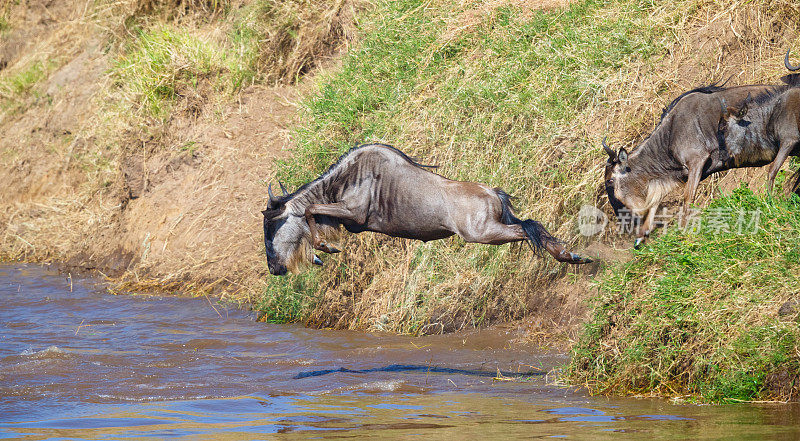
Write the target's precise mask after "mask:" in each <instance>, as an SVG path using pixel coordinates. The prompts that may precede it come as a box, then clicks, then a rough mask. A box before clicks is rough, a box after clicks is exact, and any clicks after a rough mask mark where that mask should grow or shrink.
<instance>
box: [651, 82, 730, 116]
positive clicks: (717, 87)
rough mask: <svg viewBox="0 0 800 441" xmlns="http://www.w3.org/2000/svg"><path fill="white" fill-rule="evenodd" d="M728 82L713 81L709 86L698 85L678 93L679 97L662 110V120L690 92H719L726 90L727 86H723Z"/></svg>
mask: <svg viewBox="0 0 800 441" xmlns="http://www.w3.org/2000/svg"><path fill="white" fill-rule="evenodd" d="M726 83H727V81H725V82H724V83H722V84H721V85H720V84H719V82H715V83H711V84H709V85H708V86H702V87H697V88H695V89H692V90H689V91H686V92H683V93H682V94H680V95H678V97H677V98H675V99H674V100H672V102H671V103H669V105H668V106H667V107H665V108H664V110H663V111H662V112H661V121H663V120H664V118H665V117H666V116H667V114H668V113H669V112H670V111H671V110H672V109H673V108H675V106H676V105H677V104H678V101H680V100H681V99H682V98H683V97H685V96H686V95H689V94H691V93H705V94H710V93H714V92H719V91H722V90H725V87H723V86H725V84H726Z"/></svg>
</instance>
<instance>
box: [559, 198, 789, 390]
mask: <svg viewBox="0 0 800 441" xmlns="http://www.w3.org/2000/svg"><path fill="white" fill-rule="evenodd" d="M753 213H759V214H758V219H757V228H755V225H754V224H753V223H752V222H753V221H754V220H755V217H754V216H753ZM740 216H743V217H740ZM721 220H724V222H722V221H721ZM700 221H701V223H700V224H699V226H700V229H699V231H697V232H691V231H686V230H682V229H678V228H673V229H672V230H670V231H668V232H666V233H665V234H663V235H662V236H660V237H657V238H655V239H654V240H653V241H652V242H651V243H650V244H649V245H648V246H647V247H645V248H644V249H643V250H641V251H639V252H637V253H636V258H635V259H634V260H632V261H630V262H629V263H625V264H618V265H615V266H614V267H613V268H612V270H611V271H610V272H609V273H608V274H607V275H606V276H605V277H604V278H603V280H602V281H601V282H600V293H601V294H600V296H599V297H598V298H597V299H595V300H594V303H595V313H594V317H593V319H592V320H591V321H590V323H589V324H587V325H586V328H585V330H584V334H583V337H582V338H581V340H580V342H579V343H578V344H577V345H576V347H575V348H574V350H573V359H572V362H571V364H570V370H569V371H570V374H569V375H570V377H571V378H572V380H573V381H574V382H575V383H578V384H586V385H588V386H589V388H590V389H592V390H594V391H597V392H602V393H611V392H614V393H620V392H622V393H637V394H658V395H691V396H694V397H697V399H699V400H701V401H713V402H720V401H730V400H764V399H778V400H789V399H797V398H798V396H800V384H797V382H796V381H793V380H791V379H792V378H794V379H796V378H800V327H798V314H797V313H796V312H797V311H795V313H794V314H793V315H791V314H779V313H778V311H779V309H780V308H781V306H782V305H784V304H787V302H791V301H792V300H793V299H796V298H797V295H798V293H800V270H799V269H798V266H797V262H798V259H800V251H799V250H800V197H798V196H797V195H792V196H791V197H789V198H780V197H774V198H768V197H764V196H757V195H755V194H753V192H752V191H750V190H749V189H747V188H746V187H745V186H743V187H741V188H739V189H737V190H735V191H734V192H733V193H732V194H731V195H730V196H725V197H721V198H719V199H717V200H715V201H713V203H711V204H710V205H709V206H708V208H706V209H705V210H704V212H703V215H702V217H701V218H700ZM740 221H741V222H740ZM739 227H742V228H739ZM740 230H741V231H742V232H741V233H740V232H739V231H740ZM781 372H784V373H787V374H788V378H789V380H788V382H783V383H781V382H780V381H778V380H777V378H778V377H777V375H778V374H779V373H781Z"/></svg>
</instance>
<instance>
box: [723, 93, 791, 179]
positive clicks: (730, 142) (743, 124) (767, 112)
mask: <svg viewBox="0 0 800 441" xmlns="http://www.w3.org/2000/svg"><path fill="white" fill-rule="evenodd" d="M720 134H721V136H720V142H721V144H722V146H724V148H725V150H726V151H727V152H728V154H729V158H727V161H726V164H725V165H726V166H728V167H729V168H733V167H745V166H747V165H765V164H769V163H772V165H771V166H770V169H769V176H768V179H769V186H770V189H771V188H772V184H773V181H774V180H775V176H776V175H777V173H778V170H780V168H781V165H783V163H784V162H785V161H786V158H787V157H789V156H800V81H797V82H795V83H794V87H788V88H785V89H783V90H780V89H779V90H772V91H768V92H764V93H763V94H761V95H759V96H756V97H752V98H750V99H747V100H745V102H744V103H743V104H742V105H741V106H740V107H728V108H727V111H726V112H725V114H724V115H723V120H722V121H721V123H720ZM798 176H800V175H798ZM796 186H797V182H795V187H796Z"/></svg>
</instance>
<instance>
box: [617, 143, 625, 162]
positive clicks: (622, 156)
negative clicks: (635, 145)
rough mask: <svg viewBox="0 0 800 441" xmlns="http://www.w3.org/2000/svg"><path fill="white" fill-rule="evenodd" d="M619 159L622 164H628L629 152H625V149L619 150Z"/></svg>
mask: <svg viewBox="0 0 800 441" xmlns="http://www.w3.org/2000/svg"><path fill="white" fill-rule="evenodd" d="M617 159H618V160H619V162H620V163H622V164H625V163H626V162H628V151H627V150H625V147H622V148H620V149H619V153H617Z"/></svg>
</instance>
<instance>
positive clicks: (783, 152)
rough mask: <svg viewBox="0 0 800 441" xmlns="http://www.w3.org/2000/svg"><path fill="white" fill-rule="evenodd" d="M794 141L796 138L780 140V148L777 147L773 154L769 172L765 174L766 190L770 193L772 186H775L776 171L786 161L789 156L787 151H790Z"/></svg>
mask: <svg viewBox="0 0 800 441" xmlns="http://www.w3.org/2000/svg"><path fill="white" fill-rule="evenodd" d="M795 143H796V140H793V142H786V141H785V140H783V141H782V142H781V148H780V149H778V154H777V155H775V160H774V161H772V163H771V164H770V165H769V173H768V174H767V191H768V192H770V193H772V187H773V186H775V177H776V176H778V171H780V169H781V167H782V166H783V163H784V162H786V158H788V157H789V153H791V152H792V150H793V147H794V146H795Z"/></svg>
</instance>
